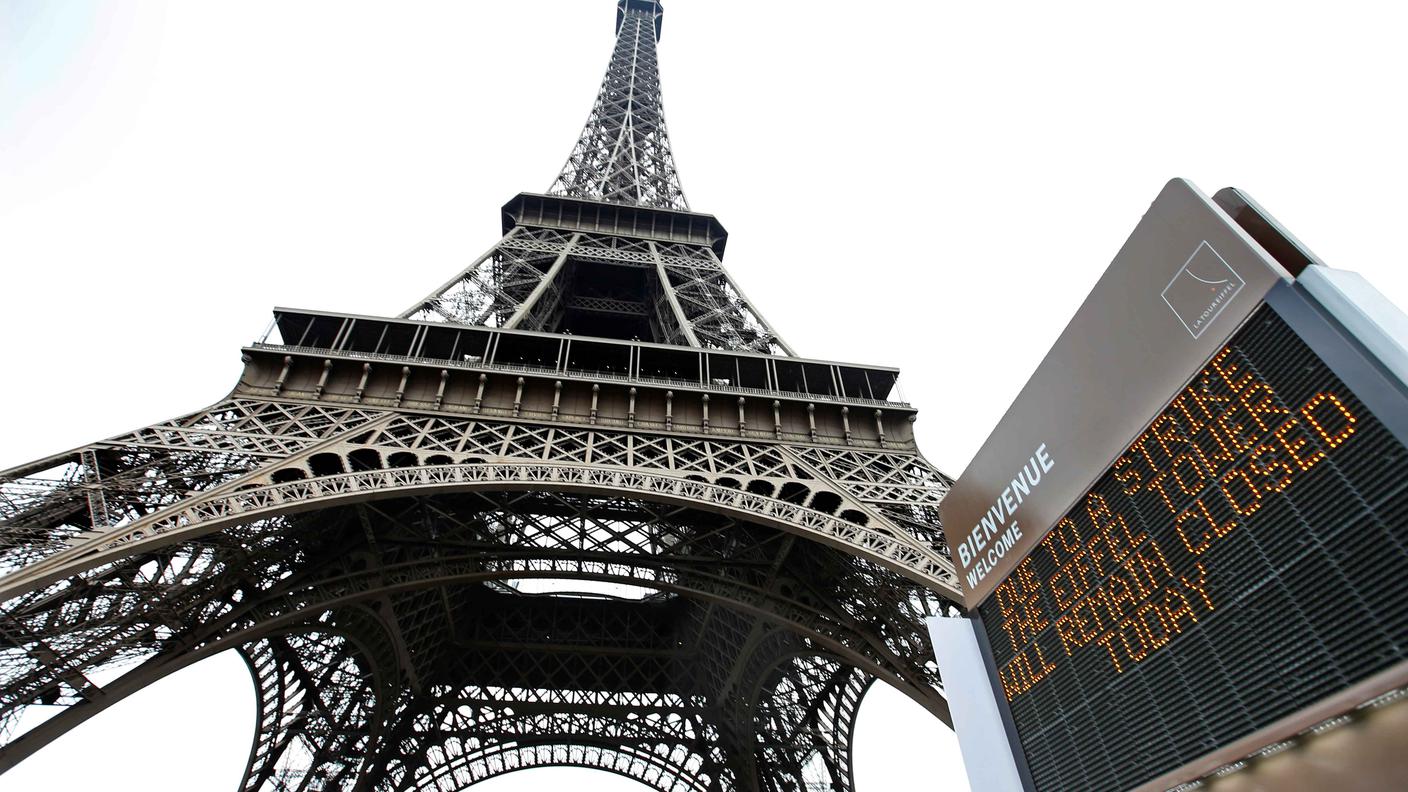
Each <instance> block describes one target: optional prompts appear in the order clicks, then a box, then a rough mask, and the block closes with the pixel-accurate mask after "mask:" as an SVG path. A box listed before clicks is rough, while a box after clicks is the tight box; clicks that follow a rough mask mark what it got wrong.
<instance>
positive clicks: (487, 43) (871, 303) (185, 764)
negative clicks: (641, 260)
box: [0, 0, 1408, 792]
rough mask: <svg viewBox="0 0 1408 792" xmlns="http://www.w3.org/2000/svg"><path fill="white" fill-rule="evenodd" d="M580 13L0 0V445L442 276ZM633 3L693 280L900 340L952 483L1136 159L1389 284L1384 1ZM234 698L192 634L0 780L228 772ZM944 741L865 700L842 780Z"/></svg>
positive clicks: (541, 774)
mask: <svg viewBox="0 0 1408 792" xmlns="http://www.w3.org/2000/svg"><path fill="white" fill-rule="evenodd" d="M614 5H615V4H614V2H612V0H536V1H535V2H493V3H491V2H467V1H461V2H450V1H449V0H443V1H441V2H431V1H430V0H401V1H400V2H396V3H390V2H383V3H372V2H353V1H350V0H336V1H334V0H322V1H321V2H314V1H313V0H279V1H278V2H275V1H274V0H261V1H253V0H251V1H248V2H239V3H234V2H221V3H216V2H208V1H204V2H197V0H183V2H179V3H177V2H167V3H163V2H158V1H157V0H152V1H151V2H137V1H136V0H131V1H129V2H115V1H111V0H110V1H108V2H99V0H0V273H3V276H4V281H3V287H0V338H3V339H4V341H3V344H4V346H3V349H4V358H3V367H0V371H3V375H0V376H3V380H0V385H3V387H0V423H2V424H3V431H4V436H5V443H4V445H3V446H0V468H3V467H8V466H10V465H13V464H18V463H20V462H23V461H26V460H29V459H31V458H35V457H38V456H42V455H45V454H48V453H50V452H54V451H58V450H61V449H63V448H68V447H72V446H75V445H78V444H81V443H84V442H87V441H91V440H94V439H97V438H100V437H105V436H110V435H114V434H117V433H119V432H122V431H125V430H128V429H131V428H134V427H136V426H139V425H142V424H146V423H151V422H154V421H158V420H161V419H164V418H167V417H171V416H173V415H176V414H179V413H183V412H188V411H191V410H194V409H197V408H199V407H201V406H204V405H206V404H209V403H211V402H213V401H215V400H217V399H219V398H220V397H221V396H222V395H223V394H225V393H226V392H228V391H229V389H230V388H231V387H232V385H233V383H234V381H235V379H236V377H237V375H238V373H239V370H240V364H239V347H240V346H241V345H242V344H244V343H247V342H249V341H251V340H252V339H253V338H254V337H255V336H256V335H258V334H259V333H260V332H261V331H262V330H263V328H264V326H265V325H266V324H267V322H268V319H269V310H270V308H272V307H273V306H275V305H287V306H296V307H307V308H322V309H329V310H335V311H347V312H354V313H367V314H383V315H386V314H395V313H398V312H400V311H401V310H403V309H404V308H406V307H407V306H408V305H410V304H411V303H412V302H413V301H415V300H416V299H417V298H419V297H420V296H422V295H423V294H424V293H425V292H426V291H428V290H429V289H430V288H431V287H433V286H435V285H436V284H439V283H440V282H442V281H443V280H444V279H445V278H447V277H448V276H449V275H451V274H453V273H454V272H455V271H457V270H458V269H460V268H461V267H463V266H464V265H465V264H466V263H467V262H468V261H469V260H470V259H471V258H473V257H474V256H476V255H478V254H479V253H481V252H482V251H483V250H484V249H486V248H487V247H488V246H489V245H491V244H492V243H493V242H494V240H495V239H496V238H497V236H498V233H499V214H498V208H499V207H500V206H501V205H502V204H503V203H504V202H505V201H507V200H508V199H509V198H510V197H512V196H513V195H514V194H516V193H518V192H520V191H533V192H541V191H543V190H545V189H546V188H547V187H548V185H549V184H550V182H551V181H552V177H553V176H554V175H555V173H556V172H557V169H558V168H559V167H560V165H561V163H562V160H563V159H565V157H566V155H567V153H568V150H569V149H570V147H571V144H572V143H573V141H574V140H575V137H576V134H577V132H578V130H579V128H580V125H581V123H582V121H583V120H584V119H585V117H586V114H587V110H588V109H589V107H590V104H591V100H592V98H593V96H594V93H595V90H596V87H597V83H598V82H599V80H600V77H601V72H602V70H603V69H604V67H605V65H606V61H607V59H608V56H609V51H610V46H611V37H612V22H613V15H614ZM666 6H667V14H666V19H665V33H664V38H663V42H662V47H661V63H662V69H663V71H664V83H665V96H666V105H667V110H668V118H669V127H670V132H671V137H672V139H673V142H674V149H675V155H676V160H677V163H678V165H679V167H680V169H681V173H682V177H683V182H684V187H685V191H686V193H687V195H688V197H689V200H690V202H691V205H692V206H693V207H694V208H695V209H696V210H699V211H704V212H710V213H714V214H716V215H718V216H719V218H720V220H721V221H722V222H723V223H724V225H725V226H726V227H728V228H729V230H730V232H731V239H730V242H729V247H728V256H727V259H726V263H727V264H728V266H729V268H730V270H731V271H732V272H733V273H734V275H735V277H736V278H737V279H738V280H739V281H740V282H741V283H742V284H743V286H744V287H745V288H746V289H747V291H748V293H749V295H750V297H752V298H753V300H754V301H755V302H756V303H757V305H758V306H760V308H761V309H762V310H763V312H764V313H765V314H766V315H767V317H768V319H769V320H770V321H771V322H772V323H773V324H774V325H775V326H776V327H777V328H778V329H779V330H780V331H781V332H782V334H783V335H784V336H785V337H786V338H787V340H788V341H789V342H790V343H791V344H792V345H793V346H794V347H795V348H796V349H797V350H798V352H799V353H800V354H803V355H806V356H808V357H821V358H829V359H839V360H844V361H853V362H868V363H879V364H888V365H896V366H900V367H901V368H902V369H903V370H904V375H903V378H902V384H903V387H904V393H905V396H906V397H907V398H908V400H910V401H912V402H914V403H915V404H916V405H917V406H918V407H919V408H920V419H919V423H918V431H919V437H920V442H921V447H922V449H923V450H924V452H925V454H926V455H927V456H928V457H929V458H930V459H931V460H932V461H933V462H934V463H935V464H936V465H938V466H939V467H940V468H942V469H944V470H946V471H947V472H949V473H951V474H954V475H957V474H959V473H961V472H962V471H963V468H964V466H965V465H966V464H967V463H968V460H969V459H971V458H972V456H973V454H974V452H975V451H976V450H977V449H978V447H979V445H980V444H981V443H982V441H983V439H984V438H985V437H986V435H987V432H988V431H989V429H990V428H991V427H992V426H993V424H994V423H995V422H996V421H997V419H998V418H999V417H1000V416H1001V415H1002V413H1003V412H1004V410H1005V409H1006V407H1007V405H1008V404H1009V403H1010V402H1011V399H1012V398H1013V397H1014V396H1015V395H1016V393H1017V391H1018V390H1019V389H1020V387H1021V385H1022V384H1023V383H1024V382H1025V381H1026V378H1027V376H1028V375H1029V374H1030V373H1031V371H1032V369H1033V368H1034V367H1035V365H1036V364H1037V362H1038V361H1039V360H1040V359H1041V357H1042V356H1043V355H1044V353H1045V351H1046V350H1047V348H1048V347H1049V346H1050V344H1051V342H1052V341H1053V340H1054V339H1055V338H1056V336H1057V335H1058V333H1059V332H1060V330H1061V328H1062V327H1063V326H1064V325H1065V322H1066V321H1067V320H1068V319H1069V317H1070V315H1071V313H1072V312H1073V311H1074V310H1075V308H1076V307H1077V306H1078V305H1079V304H1080V301H1081V300H1082V299H1083V297H1084V296H1085V294H1086V292H1087V291H1088V290H1089V289H1090V287H1091V286H1092V285H1093V284H1094V282H1095V280H1096V278H1097V277H1098V276H1099V274H1100V272H1101V271H1102V269H1103V268H1104V267H1105V266H1106V265H1107V264H1108V263H1109V260H1110V258H1111V257H1112V256H1113V255H1114V253H1115V252H1116V251H1117V250H1118V248H1119V247H1120V245H1121V244H1122V243H1123V241H1124V239H1125V237H1126V236H1128V234H1129V232H1130V231H1131V230H1132V229H1133V227H1134V225H1135V223H1136V222H1137V221H1138V220H1139V218H1140V216H1141V215H1142V214H1143V212H1144V210H1145V209H1146V208H1147V206H1148V204H1149V202H1150V201H1151V200H1152V199H1153V198H1154V196H1155V195H1156V194H1157V193H1158V191H1159V189H1160V188H1161V186H1162V185H1163V183H1164V182H1165V181H1167V180H1168V179H1169V178H1170V177H1173V176H1183V177H1186V178H1190V179H1192V180H1193V181H1194V182H1196V183H1197V184H1198V185H1200V186H1201V187H1202V188H1203V189H1204V191H1206V192H1208V193H1212V192H1214V191H1216V190H1217V189H1218V188H1221V187H1224V186H1229V185H1232V186H1237V187H1241V188H1243V189H1245V190H1247V191H1248V192H1250V193H1251V194H1252V195H1253V196H1255V197H1256V198H1257V199H1258V200H1259V201H1260V202H1261V203H1262V204H1263V205H1264V206H1265V207H1267V208H1268V209H1269V210H1270V211H1271V212H1272V213H1273V214H1275V215H1276V216H1277V217H1278V218H1279V219H1280V220H1281V221H1282V222H1283V223H1284V224H1285V225H1286V226H1287V227H1289V228H1290V229H1291V230H1292V231H1293V232H1294V233H1295V234H1296V235H1298V236H1299V237H1300V238H1301V239H1302V240H1303V241H1304V242H1306V243H1307V244H1308V245H1309V246H1310V247H1311V248H1312V249H1314V250H1315V251H1316V252H1317V253H1319V254H1320V256H1321V257H1322V258H1323V259H1324V260H1325V261H1327V262H1328V263H1329V264H1331V265H1332V266H1336V267H1341V268H1344V269H1352V270H1357V271H1359V272H1361V273H1363V274H1364V275H1365V276H1366V277H1368V278H1369V279H1370V280H1371V281H1372V282H1373V283H1375V284H1376V285H1377V286H1378V287H1379V288H1380V290H1381V291H1383V292H1384V293H1385V294H1386V295H1388V296H1389V297H1390V298H1391V299H1393V300H1394V301H1396V302H1398V303H1399V304H1400V305H1405V304H1408V270H1406V269H1405V267H1404V264H1405V254H1404V252H1403V248H1402V245H1401V240H1400V237H1401V235H1402V234H1401V228H1402V227H1403V218H1404V216H1405V214H1408V196H1405V193H1404V191H1403V189H1402V185H1403V184H1404V183H1405V181H1408V155H1405V153H1404V147H1405V141H1408V123H1406V122H1405V116H1404V111H1403V106H1404V101H1403V96H1404V84H1403V83H1404V78H1405V75H1408V54H1405V53H1408V49H1405V48H1404V47H1403V46H1402V42H1401V36H1402V31H1403V30H1404V21H1405V20H1404V18H1403V15H1402V12H1401V11H1399V10H1398V6H1397V5H1396V4H1390V3H1352V2H1339V3H1334V4H1330V3H1323V2H1321V3H1297V2H1285V0H1282V1H1281V2H1252V1H1251V0H1244V1H1243V2H1237V3H1228V2H1207V1H1204V0H1188V1H1185V2H1179V3H1177V4H1173V3H1162V4H1151V3H1131V2H1128V1H1127V0H1126V1H1125V2H1110V3H1086V2H1074V1H1073V2H1064V3H1053V2H1049V0H1047V1H1046V2H1029V3H1028V2H1022V3H1017V2H988V3H975V2H962V3H960V2H935V0H889V2H874V3H855V2H840V1H839V0H836V1H835V2H830V1H827V0H814V1H813V2H786V1H784V0H773V1H772V2H760V1H759V0H668V2H667V4H666ZM1098 384H1100V385H1102V386H1108V387H1118V386H1119V383H1118V379H1117V378H1112V380H1111V382H1108V383H1098ZM253 715H254V704H253V697H252V693H251V688H250V686H249V683H248V681H247V674H246V672H245V671H244V669H243V665H242V663H241V662H240V661H239V660H238V658H235V657H234V656H231V655H226V656H221V657H219V658H216V659H213V660H211V661H209V662H207V663H204V664H202V665H200V666H197V667H195V668H193V669H190V670H189V671H187V672H183V673H181V674H178V675H176V676H174V677H172V678H170V679H168V680H166V681H164V682H163V683H161V684H159V685H157V686H154V687H153V688H151V689H149V690H148V691H146V692H145V693H143V694H140V695H138V696H135V697H133V698H132V699H129V700H128V701H126V702H124V703H123V704H121V705H119V706H118V707H115V708H114V709H113V710H111V711H109V712H107V713H105V714H103V715H102V716H100V717H98V718H95V719H94V720H93V721H92V722H90V723H88V724H85V725H84V726H83V727H81V728H79V729H77V730H75V731H74V732H73V733H72V734H71V735H69V736H68V738H66V739H64V740H62V741H60V742H57V743H55V744H54V745H53V746H51V748H50V749H49V750H46V751H44V752H42V753H41V754H39V755H38V756H36V757H34V758H32V759H30V760H29V761H27V762H26V763H24V764H23V765H21V766H20V767H19V768H18V769H16V770H14V771H13V772H11V773H9V774H7V775H5V776H0V790H27V789H39V788H44V789H58V790H67V789H114V790H117V789H129V788H139V787H140V788H142V789H144V790H148V792H157V791H158V790H162V791H165V790H171V791H172V792H174V791H175V790H181V792H191V791H192V790H206V789H210V790H229V789H232V788H234V786H235V784H236V782H237V780H238V775H239V773H240V771H241V770H242V769H243V765H244V761H245V757H246V753H247V751H248V746H249V739H250V736H251V735H252V729H253ZM954 746H955V743H954V741H953V738H952V735H951V733H949V732H947V731H946V730H945V729H943V728H941V727H940V726H939V725H937V724H936V723H935V722H933V721H931V720H929V719H928V718H927V717H926V716H925V715H924V714H923V713H922V711H920V710H919V709H918V707H917V706H916V705H913V704H911V703H909V702H908V701H907V700H905V699H904V698H903V697H901V696H899V695H898V694H895V693H893V692H892V691H889V690H883V691H882V690H877V691H876V692H875V693H874V694H872V696H871V698H870V699H868V700H867V702H866V704H865V707H864V708H863V709H862V713H861V719H860V723H859V727H858V733H857V756H856V764H857V774H858V787H859V792H880V791H882V790H890V789H930V790H957V789H963V788H966V784H965V783H964V782H963V780H962V769H961V765H960V764H959V760H958V758H957V752H956V748H955V747H954ZM481 788H482V789H484V790H485V792H510V790H529V789H534V790H536V789H558V788H563V789H566V788H572V789H574V790H580V791H581V792H590V791H591V790H603V791H607V790H627V789H638V788H640V787H637V786H635V785H634V784H632V783H631V782H627V781H624V780H622V779H617V778H615V777H611V776H606V775H604V774H598V773H590V772H585V771H530V772H527V773H520V774H517V775H510V776H507V777H504V778H501V779H499V780H497V781H494V782H491V783H488V784H485V785H484V786H483V787H481Z"/></svg>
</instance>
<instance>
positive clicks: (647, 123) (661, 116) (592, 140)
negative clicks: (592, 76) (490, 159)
mask: <svg viewBox="0 0 1408 792" xmlns="http://www.w3.org/2000/svg"><path fill="white" fill-rule="evenodd" d="M664 13H665V12H664V9H663V8H662V6H661V4H660V2H659V0H620V2H619V3H618V5H617V8H616V47H615V49H614V50H613V51H612V53H611V63H610V65H608V66H607V68H606V77H605V78H603V79H602V81H601V90H600V91H599V92H598V93H597V97H596V103H595V104H594V105H592V112H591V115H590V116H588V117H587V123H586V125H585V126H584V127H583V128H582V134H581V137H579V138H578V140H577V145H576V146H574V147H573V149H572V154H571V156H569V157H568V158H567V164H565V165H563V167H562V173H560V174H558V177H557V180H556V181H554V182H553V185H552V188H551V189H550V190H549V192H550V193H552V194H554V195H566V196H570V197H574V198H594V199H597V200H603V201H611V202H613V203H625V204H634V205H637V206H651V207H656V208H661V209H688V208H689V204H688V203H687V202H686V201H685V197H684V190H683V189H682V188H681V187H680V177H679V173H678V172H677V171H676V170H675V160H674V157H673V156H672V155H671V154H670V136H669V133H667V132H666V131H665V113H664V108H663V107H662V105H661V102H660V69H659V65H658V63H657V61H656V57H655V44H656V42H657V41H658V40H659V38H660V27H661V20H662V19H663V17H664Z"/></svg>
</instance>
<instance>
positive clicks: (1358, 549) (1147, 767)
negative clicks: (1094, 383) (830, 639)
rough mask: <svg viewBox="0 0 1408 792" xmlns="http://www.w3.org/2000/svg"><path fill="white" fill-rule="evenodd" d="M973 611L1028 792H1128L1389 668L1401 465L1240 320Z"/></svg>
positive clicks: (1406, 488)
mask: <svg viewBox="0 0 1408 792" xmlns="http://www.w3.org/2000/svg"><path fill="white" fill-rule="evenodd" d="M1404 409H1408V405H1405V406H1404ZM979 613H980V615H981V617H982V624H983V628H984V630H985V631H986V633H987V637H988V640H989V643H990V646H991V648H992V652H993V659H994V661H995V663H996V667H997V669H996V670H997V674H998V678H999V680H1000V684H1001V689H1002V693H1003V695H1004V696H1005V697H1006V698H1007V700H1008V706H1009V707H1010V711H1011V716H1012V719H1013V721H1014V724H1015V726H1016V731H1017V734H1018V736H1019V739H1020V742H1021V745H1022V747H1023V749H1024V752H1025V756H1026V760H1027V763H1028V767H1029V768H1030V772H1031V775H1032V779H1033V781H1034V782H1035V785H1036V787H1037V789H1039V790H1068V789H1082V790H1099V789H1129V788H1134V787H1136V786H1138V785H1139V784H1140V783H1142V782H1145V781H1147V780H1149V779H1151V778H1154V777H1157V776H1159V775H1161V774H1162V773H1165V772H1167V771H1169V770H1171V769H1174V768H1177V767H1179V766H1180V765H1183V764H1185V763H1186V762H1188V761H1190V760H1192V759H1195V758H1197V757H1199V756H1202V755H1204V754H1207V753H1209V752H1210V751H1212V750H1213V749H1215V748H1217V747H1218V746H1221V745H1225V744H1227V743H1229V742H1231V741H1233V740H1235V739H1236V738H1238V737H1240V736H1243V735H1246V734H1248V733H1251V732H1253V731H1255V730H1257V729H1258V728H1260V727H1263V726H1265V725H1267V724H1270V723H1272V722H1274V721H1276V720H1277V719H1279V718H1282V717H1284V716H1286V715H1288V714H1290V713H1293V712H1295V711H1297V710H1299V709H1301V708H1303V707H1305V706H1306V705H1307V704H1310V703H1312V702H1314V701H1316V700H1318V699H1321V698H1323V697H1325V696H1328V695H1330V694H1332V693H1334V692H1336V691H1338V690H1340V689H1342V688H1344V687H1347V686H1349V685H1352V684H1354V683H1355V682H1358V681H1361V680H1363V679H1366V678H1368V677H1370V676H1372V675H1374V674H1376V673H1379V672H1382V671H1384V670H1386V669H1389V668H1390V667H1392V666H1394V665H1396V664H1399V663H1403V662H1404V661H1405V660H1408V450H1405V448H1404V446H1403V445H1402V444H1400V443H1399V441H1398V440H1397V439H1395V437H1394V436H1393V434H1391V433H1390V432H1389V431H1388V430H1387V429H1386V428H1385V427H1384V426H1383V425H1382V424H1381V423H1380V422H1379V421H1378V420H1377V419H1376V418H1375V416H1374V415H1373V414H1372V413H1370V412H1369V411H1368V409H1367V408H1366V407H1365V406H1364V405H1363V404H1362V403H1361V402H1360V400H1359V399H1358V398H1356V396H1355V394H1354V392H1353V391H1351V390H1350V389H1349V388H1348V387H1347V386H1346V385H1345V384H1344V383H1343V382H1342V381H1340V380H1339V379H1338V378H1337V377H1336V376H1335V375H1334V374H1333V373H1332V372H1331V370H1330V369H1329V367H1328V366H1327V365H1326V364H1325V362H1324V361H1322V360H1321V359H1320V358H1319V357H1318V356H1317V355H1316V354H1315V353H1314V352H1313V351H1311V350H1310V349H1309V348H1308V347H1307V346H1306V344H1305V343H1304V342H1303V341H1302V340H1301V339H1300V338H1299V337H1298V336H1297V334H1296V333H1295V332H1294V331H1293V330H1292V329H1291V328H1290V327H1289V326H1288V325H1287V323H1286V322H1285V321H1283V320H1282V319H1281V318H1280V317H1279V316H1278V315H1277V313H1276V311H1275V310H1273V308H1272V307H1271V306H1262V307H1261V308H1260V309H1259V310H1258V311H1257V312H1256V313H1255V314H1254V315H1253V316H1252V317H1251V319H1250V320H1249V321H1248V322H1247V323H1246V325H1245V326H1244V327H1243V328H1242V329H1241V330H1240V331H1238V333H1237V334H1236V335H1235V336H1234V337H1233V338H1232V340H1231V341H1230V343H1228V344H1227V345H1226V346H1225V347H1224V348H1223V349H1222V350H1221V351H1219V352H1218V353H1217V354H1216V355H1215V356H1214V357H1213V359H1212V360H1211V361H1210V362H1209V363H1208V365H1207V367H1206V368H1204V369H1203V370H1202V371H1201V372H1199V373H1198V374H1197V375H1196V376H1195V377H1194V378H1193V380H1192V381H1191V382H1190V383H1189V384H1188V385H1187V387H1185V388H1184V389H1183V390H1182V391H1181V392H1180V393H1179V394H1178V395H1177V396H1176V397H1175V398H1174V399H1173V401H1172V403H1170V404H1169V406H1168V407H1167V408H1166V409H1165V410H1164V411H1163V412H1162V413H1160V414H1159V415H1158V416H1157V417H1156V418H1155V419H1154V420H1153V422H1152V423H1151V424H1150V425H1149V426H1148V428H1147V429H1146V430H1145V431H1144V432H1143V433H1142V434H1140V435H1139V436H1138V438H1137V439H1135V441H1134V442H1133V443H1131V444H1130V445H1129V446H1128V448H1127V449H1126V450H1125V452H1124V453H1123V454H1121V455H1120V456H1119V457H1118V458H1117V459H1116V460H1115V461H1114V463H1113V464H1112V465H1110V467H1109V468H1108V469H1107V470H1106V471H1105V472H1104V473H1103V474H1102V475H1101V476H1100V477H1099V479H1098V480H1097V481H1096V483H1095V485H1094V486H1093V487H1091V488H1090V489H1089V491H1087V492H1086V493H1085V494H1084V495H1083V496H1082V497H1081V498H1080V499H1079V500H1078V502H1077V503H1076V504H1075V505H1074V506H1073V507H1072V508H1071V509H1070V511H1069V512H1068V513H1067V514H1066V515H1065V517H1064V518H1062V519H1061V520H1060V521H1059V522H1058V523H1057V524H1056V526H1055V527H1054V528H1053V529H1052V530H1051V531H1050V532H1049V533H1048V534H1047V535H1046V537H1045V538H1044V539H1043V540H1042V541H1041V543H1040V544H1039V545H1038V546H1037V548H1036V549H1035V551H1034V552H1032V553H1031V554H1030V555H1028V556H1027V557H1026V558H1024V559H1023V560H1022V561H1021V562H1020V563H1019V564H1018V565H1017V567H1016V569H1015V570H1014V571H1013V573H1012V574H1011V575H1009V576H1008V577H1007V578H1006V579H1005V580H1004V581H1003V582H1002V583H1001V584H1000V585H998V586H997V588H996V590H995V592H994V596H992V597H990V598H989V599H988V600H986V601H985V602H984V603H983V605H982V606H981V607H980V608H979Z"/></svg>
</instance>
